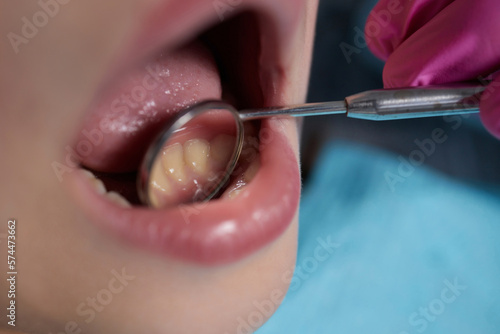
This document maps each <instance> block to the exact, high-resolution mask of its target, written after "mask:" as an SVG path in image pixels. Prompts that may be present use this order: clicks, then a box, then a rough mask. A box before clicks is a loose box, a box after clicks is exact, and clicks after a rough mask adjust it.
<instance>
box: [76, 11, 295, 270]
mask: <svg viewBox="0 0 500 334" xmlns="http://www.w3.org/2000/svg"><path fill="white" fill-rule="evenodd" d="M263 21H264V19H263V17H262V16H261V15H260V14H256V13H255V12H250V11H246V12H242V13H240V14H238V15H237V16H234V17H233V18H231V19H229V20H227V21H225V22H223V23H219V24H216V25H215V26H212V27H210V28H209V29H207V30H205V31H203V32H202V33H200V34H198V35H197V36H196V37H195V38H190V39H189V40H184V41H182V42H181V43H179V42H178V43H176V45H177V47H174V48H172V47H169V48H163V49H161V50H160V51H159V52H156V53H155V55H154V56H153V57H147V58H145V59H146V60H145V61H143V62H140V64H139V65H138V66H133V67H132V68H129V69H128V70H127V71H123V73H121V74H119V75H116V78H115V79H114V80H110V84H109V85H106V87H104V88H103V89H102V92H101V93H100V94H99V96H97V97H96V102H95V103H94V105H93V106H92V108H91V110H90V112H89V113H88V115H87V117H86V119H85V121H84V122H83V125H82V128H81V130H80V131H79V133H78V136H77V138H76V139H75V142H74V143H75V144H74V145H73V147H72V151H73V152H74V153H75V156H76V157H78V163H79V166H80V168H79V169H80V172H78V173H72V176H73V177H72V181H73V184H74V187H72V188H73V190H74V191H73V193H74V194H75V196H76V197H77V200H78V202H79V203H80V205H81V206H83V208H84V210H85V212H86V213H87V215H88V216H89V219H90V220H92V221H94V222H96V223H97V224H98V225H99V226H101V227H104V228H105V229H106V230H107V231H108V232H110V233H111V234H112V235H115V236H116V237H118V238H120V239H122V240H124V241H126V242H131V243H133V244H134V245H136V246H138V247H141V248H145V249H148V250H152V251H155V252H159V253H161V254H164V255H165V256H169V257H173V258H178V259H181V260H187V261H192V262H196V263H200V264H204V265H217V264H224V263H230V262H234V261H237V260H239V259H241V258H243V257H245V256H248V255H250V254H251V253H253V252H255V251H257V250H258V249H260V248H262V247H264V246H265V245H267V244H269V243H270V242H272V241H273V240H275V239H276V238H278V237H279V236H280V235H281V234H282V233H283V232H284V231H285V230H286V228H287V227H288V226H289V224H290V223H291V222H292V220H293V218H294V216H295V214H296V211H297V206H298V200H299V194H300V176H299V169H298V163H297V160H296V156H295V154H294V151H293V149H292V146H291V144H290V143H289V140H288V139H287V137H286V135H285V130H284V126H283V124H282V122H281V121H280V120H279V119H270V120H264V121H261V122H253V123H248V124H246V125H245V127H246V133H247V134H248V135H247V137H246V141H245V146H244V149H243V157H242V159H240V160H241V163H240V164H239V165H238V166H237V168H236V170H237V171H238V172H237V173H236V174H235V177H234V178H233V179H232V180H231V181H230V182H229V183H228V185H227V186H226V188H225V190H224V191H223V192H222V195H221V196H220V197H219V198H217V199H215V200H212V201H210V202H206V203H194V204H190V205H181V206H177V207H173V208H167V209H161V210H155V209H151V208H148V207H146V206H144V205H143V204H141V203H140V201H139V197H138V194H137V190H136V179H137V170H138V167H139V165H140V162H141V160H142V158H143V155H144V153H145V151H146V149H147V147H148V146H149V145H150V143H151V142H152V140H153V139H154V138H155V137H156V135H158V133H159V132H160V131H161V129H162V128H163V126H164V124H165V123H166V122H168V120H169V119H171V118H172V117H173V116H175V115H176V113H177V112H179V111H180V110H182V109H183V108H185V107H187V106H189V105H192V104H194V103H195V102H198V101H201V100H206V99H222V100H224V101H227V102H229V103H230V104H232V105H233V106H235V107H236V108H237V109H241V108H251V107H253V108H258V107H264V106H269V105H273V104H280V103H282V101H280V98H281V96H280V87H281V84H282V82H281V81H282V80H283V76H284V74H283V68H282V65H281V64H280V63H279V56H278V55H279V52H280V49H279V47H278V45H279V43H278V42H277V41H275V43H273V42H272V39H273V38H278V37H273V36H278V34H276V32H275V31H273V29H272V28H271V25H269V24H264V23H263ZM270 41H271V42H270ZM264 48H266V49H265V51H264ZM270 88H272V89H270ZM224 150H225V148H224V141H223V140H220V138H219V139H214V140H213V141H206V140H202V139H196V140H192V141H190V146H189V147H186V146H184V147H177V148H176V149H175V151H174V150H172V152H171V156H170V159H169V163H171V164H172V166H174V167H175V168H174V167H172V168H171V170H173V171H175V172H174V173H172V175H168V177H170V179H169V181H170V182H179V183H183V182H186V181H189V180H186V178H187V177H186V175H188V174H190V173H189V171H192V170H190V169H189V168H191V167H193V166H194V167H195V169H197V170H196V172H200V173H201V172H203V168H204V166H206V165H207V164H208V163H210V162H211V160H210V159H213V157H212V156H209V155H206V154H205V152H207V151H211V152H212V151H213V152H219V154H222V155H223V154H225V153H224ZM200 166H201V167H200Z"/></svg>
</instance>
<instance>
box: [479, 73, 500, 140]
mask: <svg viewBox="0 0 500 334" xmlns="http://www.w3.org/2000/svg"><path fill="white" fill-rule="evenodd" d="M480 109H481V113H480V115H481V120H482V121H483V124H484V126H485V127H486V129H488V131H490V132H491V134H493V135H494V136H495V137H497V138H498V139H500V74H499V75H497V77H496V79H495V80H493V81H492V82H491V84H490V85H489V86H488V87H487V88H486V90H485V91H484V92H483V95H482V97H481V102H480Z"/></svg>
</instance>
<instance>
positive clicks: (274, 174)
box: [71, 0, 300, 265]
mask: <svg viewBox="0 0 500 334" xmlns="http://www.w3.org/2000/svg"><path fill="white" fill-rule="evenodd" d="M270 3H272V2H266V1H264V0H255V1H247V2H245V8H247V9H248V8H250V9H252V10H255V11H256V12H257V13H258V18H259V29H260V35H259V37H260V43H261V50H262V54H261V59H260V64H261V66H260V68H259V71H260V73H259V75H260V79H261V82H260V86H261V88H262V91H263V101H261V103H262V104H263V105H261V106H269V105H281V104H283V101H282V99H283V94H282V91H283V83H284V81H285V80H286V78H285V76H286V67H287V66H288V64H287V62H288V59H287V58H286V54H287V53H286V52H285V51H286V48H287V47H288V43H287V42H288V41H289V40H290V39H291V35H293V34H294V30H295V29H296V28H297V24H295V23H296V19H297V14H298V9H299V8H298V6H296V5H295V4H296V3H297V1H287V4H288V5H287V6H285V7H284V8H278V7H275V6H274V7H273V5H272V4H270ZM194 8H195V9H194ZM238 9H239V8H236V9H235V11H237V10H238ZM241 9H243V6H242V8H241ZM218 19H219V17H218V16H217V13H216V11H215V10H214V8H213V6H212V1H203V0H191V1H187V0H186V1H170V2H168V4H167V5H166V7H160V8H159V9H158V8H157V9H155V10H154V11H153V13H152V14H151V15H150V16H149V17H147V18H146V20H145V22H144V25H142V28H141V29H140V30H141V31H140V32H139V33H138V34H137V38H136V39H135V41H133V42H132V43H130V44H128V45H126V46H124V50H125V51H123V52H120V53H121V54H128V56H127V57H122V58H121V59H120V60H119V61H117V63H119V64H120V66H123V68H126V67H127V64H130V63H134V62H136V61H138V60H140V59H143V58H144V57H146V56H147V55H148V54H150V53H151V52H154V51H155V50H158V49H160V48H165V45H167V46H168V47H170V48H172V47H174V46H176V45H179V44H180V43H182V42H183V41H185V40H186V39H189V38H192V37H193V36H194V35H195V34H196V33H199V32H200V31H201V30H202V29H204V28H205V27H207V26H208V25H209V24H211V23H216V22H217V20H218ZM130 50H139V51H135V52H134V51H130ZM128 51H130V52H128ZM264 64H265V65H264ZM270 88H272V89H270ZM262 128H263V129H265V130H267V131H268V132H270V133H272V136H271V137H272V138H271V140H270V141H268V142H267V143H266V145H265V149H261V152H260V154H261V166H262V167H261V169H260V172H259V173H258V175H257V176H256V178H255V179H254V180H253V181H252V183H251V184H250V185H249V186H248V191H247V193H246V195H245V196H242V197H239V198H236V199H235V200H232V201H230V202H227V201H216V202H209V203H208V204H199V205H196V204H195V205H192V206H185V207H178V208H174V209H168V210H149V209H145V208H132V209H124V208H121V207H118V206H116V205H114V204H113V203H110V202H108V201H106V200H103V198H102V197H101V196H99V195H97V194H96V193H95V191H94V189H92V187H90V186H89V184H88V182H86V181H85V179H84V177H82V175H81V174H78V173H74V175H75V176H74V177H73V178H72V184H73V186H72V187H71V188H72V190H73V193H74V196H75V197H76V199H77V201H78V202H79V203H80V205H81V206H82V207H83V209H84V211H85V212H86V213H87V215H88V216H89V218H90V220H92V221H95V222H96V223H98V224H99V225H101V226H104V228H106V229H107V230H110V231H112V232H113V234H115V235H118V236H120V237H122V238H123V239H125V240H128V241H129V242H133V243H134V244H137V245H139V246H140V247H143V248H147V249H150V250H154V251H159V252H161V253H164V254H166V255H167V256H173V257H177V258H181V259H184V260H188V261H193V262H197V263H200V264H205V265H209V264H222V263H228V262H233V261H236V260H238V259H241V258H242V257H244V256H246V255H249V254H250V253H252V252H254V251H256V250H258V249H260V248H261V247H263V246H264V245H266V244H268V243H269V242H271V241H273V240H274V239H276V238H277V237H278V236H279V235H281V234H282V233H283V232H284V231H285V230H286V228H287V227H288V226H289V224H290V222H291V221H292V220H293V217H294V216H295V214H296V209H297V206H298V201H299V193H300V176H299V169H298V164H297V161H296V155H295V153H294V152H293V149H292V148H291V145H290V144H289V143H288V140H287V138H286V136H285V134H284V132H283V129H282V126H281V124H280V121H279V120H267V121H263V122H262Z"/></svg>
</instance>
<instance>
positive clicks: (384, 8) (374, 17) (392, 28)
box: [365, 0, 454, 60]
mask: <svg viewBox="0 0 500 334" xmlns="http://www.w3.org/2000/svg"><path fill="white" fill-rule="evenodd" d="M453 1H454V0H414V1H407V0H381V1H379V2H378V3H377V4H376V5H375V7H374V8H373V9H372V11H371V12H370V15H369V16H368V19H367V21H366V25H365V36H366V40H367V43H368V47H369V48H370V50H371V51H372V52H373V54H375V55H376V56H377V57H379V58H381V59H383V60H386V59H387V58H388V57H389V55H390V54H391V53H392V52H394V50H395V49H396V48H397V47H398V46H399V45H401V43H403V42H404V41H405V40H406V39H407V38H408V37H410V36H411V35H412V34H413V33H414V32H416V31H417V30H418V29H420V28H421V27H422V26H424V25H425V24H426V23H427V22H429V21H430V20H431V19H432V18H433V17H434V16H436V14H437V13H439V12H440V11H441V10H442V9H443V8H445V7H446V6H448V5H449V4H450V3H452V2H453Z"/></svg>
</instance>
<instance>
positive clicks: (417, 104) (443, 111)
mask: <svg viewBox="0 0 500 334" xmlns="http://www.w3.org/2000/svg"><path fill="white" fill-rule="evenodd" d="M485 88H486V87H485V86H478V85H468V84H457V85H449V86H427V87H415V88H405V89H379V90H371V91H366V92H362V93H359V94H356V95H352V96H349V97H347V98H346V104H347V115H348V116H349V117H353V118H361V119H369V120H391V119H407V118H418V117H431V116H446V115H451V114H466V113H476V112H478V111H479V100H480V94H481V93H482V92H483V91H484V90H485Z"/></svg>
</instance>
